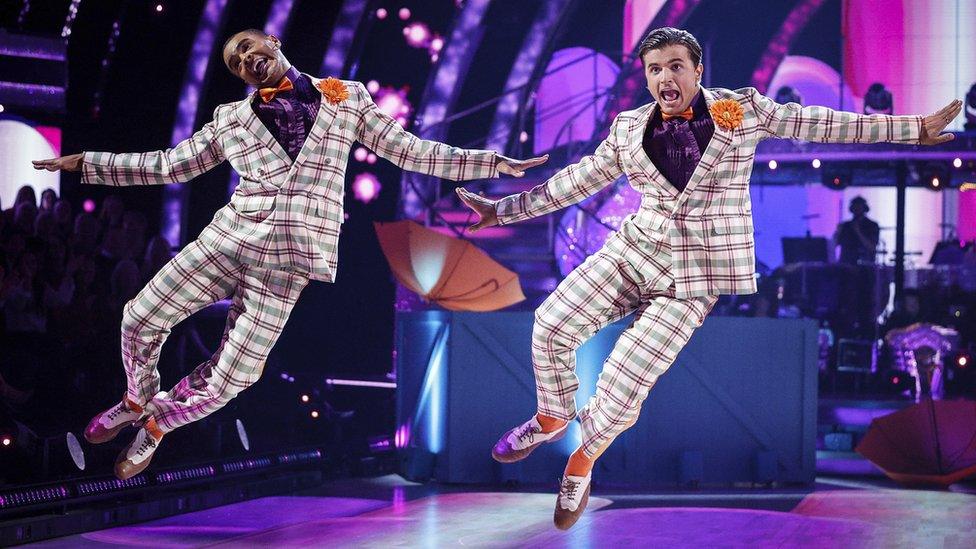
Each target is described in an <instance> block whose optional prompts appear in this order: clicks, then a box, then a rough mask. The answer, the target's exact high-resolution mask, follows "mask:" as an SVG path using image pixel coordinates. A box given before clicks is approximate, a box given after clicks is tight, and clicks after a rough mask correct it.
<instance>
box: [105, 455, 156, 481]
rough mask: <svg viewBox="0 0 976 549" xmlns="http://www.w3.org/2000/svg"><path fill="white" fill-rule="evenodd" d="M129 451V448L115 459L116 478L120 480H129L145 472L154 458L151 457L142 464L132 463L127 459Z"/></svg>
mask: <svg viewBox="0 0 976 549" xmlns="http://www.w3.org/2000/svg"><path fill="white" fill-rule="evenodd" d="M127 450H128V448H126V449H124V450H122V452H121V453H120V454H119V457H117V458H115V469H114V472H115V478H117V479H119V480H129V479H130V478H132V477H134V476H136V475H138V474H139V473H141V472H143V471H145V470H146V468H147V467H149V463H150V462H151V461H152V456H149V459H147V460H146V461H143V462H142V463H139V464H135V463H132V462H131V461H129V460H128V459H126V457H125V454H126V451H127Z"/></svg>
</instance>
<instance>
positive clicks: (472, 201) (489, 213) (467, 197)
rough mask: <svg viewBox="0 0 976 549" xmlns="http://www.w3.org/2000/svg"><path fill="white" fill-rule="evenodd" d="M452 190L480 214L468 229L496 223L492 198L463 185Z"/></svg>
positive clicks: (477, 229) (473, 230) (473, 229)
mask: <svg viewBox="0 0 976 549" xmlns="http://www.w3.org/2000/svg"><path fill="white" fill-rule="evenodd" d="M527 162H528V161H527ZM516 177H521V176H516ZM454 190H455V191H456V192H457V195H458V198H460V199H461V202H464V205H465V206H467V207H469V208H471V209H472V210H474V211H475V213H477V214H478V215H479V216H480V219H479V220H478V222H477V223H475V224H474V225H471V226H470V227H468V230H469V231H471V232H473V233H474V232H477V231H479V230H481V229H484V228H485V227H494V226H495V225H498V216H496V215H495V201H494V200H489V199H487V198H485V197H483V196H481V195H477V194H474V193H473V192H471V191H468V190H466V189H465V188H464V187H457V188H456V189H454Z"/></svg>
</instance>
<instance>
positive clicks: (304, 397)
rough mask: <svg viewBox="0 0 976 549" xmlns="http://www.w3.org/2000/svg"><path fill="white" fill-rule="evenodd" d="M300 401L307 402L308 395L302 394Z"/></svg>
mask: <svg viewBox="0 0 976 549" xmlns="http://www.w3.org/2000/svg"><path fill="white" fill-rule="evenodd" d="M301 398H302V402H304V403H307V402H308V401H309V398H308V395H302V397H301Z"/></svg>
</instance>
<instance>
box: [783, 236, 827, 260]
mask: <svg viewBox="0 0 976 549" xmlns="http://www.w3.org/2000/svg"><path fill="white" fill-rule="evenodd" d="M780 240H781V241H782V243H783V263H784V264H786V265H789V264H790V263H826V262H827V239H826V238H824V237H822V236H820V237H815V238H811V237H805V238H796V237H789V236H784V237H783V238H782V239H780Z"/></svg>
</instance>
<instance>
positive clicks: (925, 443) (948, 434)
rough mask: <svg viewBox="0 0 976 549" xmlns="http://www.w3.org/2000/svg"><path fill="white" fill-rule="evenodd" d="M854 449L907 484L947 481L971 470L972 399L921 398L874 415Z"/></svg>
mask: <svg viewBox="0 0 976 549" xmlns="http://www.w3.org/2000/svg"><path fill="white" fill-rule="evenodd" d="M855 450H856V451H857V453H859V454H861V455H862V456H864V457H866V458H868V459H869V460H871V462H873V463H874V464H875V465H877V466H878V467H879V468H880V469H881V470H882V471H884V473H885V474H886V475H888V476H889V477H891V478H892V479H894V480H896V481H897V482H900V483H902V484H904V485H906V486H925V485H938V486H943V487H945V486H949V485H950V484H953V483H955V482H959V481H960V480H962V479H964V478H966V477H969V476H971V475H974V474H976V402H972V401H969V400H932V399H925V400H923V401H922V402H920V403H918V404H915V405H913V406H911V407H909V408H905V409H903V410H899V411H897V412H894V413H891V414H888V415H886V416H882V417H878V418H875V419H873V420H872V421H871V427H870V428H869V429H868V432H867V434H866V435H865V436H864V438H863V439H861V442H860V444H858V445H857V448H855Z"/></svg>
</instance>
